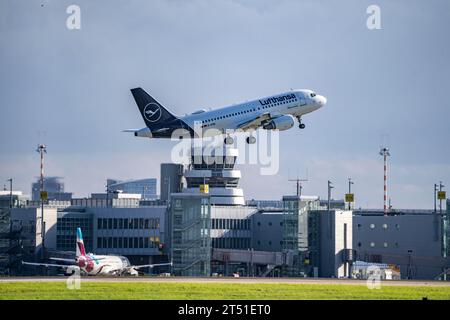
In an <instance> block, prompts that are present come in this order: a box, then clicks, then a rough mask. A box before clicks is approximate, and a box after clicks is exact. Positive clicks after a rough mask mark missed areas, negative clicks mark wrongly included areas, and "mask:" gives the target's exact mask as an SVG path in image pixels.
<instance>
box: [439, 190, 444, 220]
mask: <svg viewBox="0 0 450 320" xmlns="http://www.w3.org/2000/svg"><path fill="white" fill-rule="evenodd" d="M444 187H445V186H444V185H443V184H442V181H439V191H440V192H441V191H442V188H444ZM439 214H440V215H441V217H442V199H439Z"/></svg>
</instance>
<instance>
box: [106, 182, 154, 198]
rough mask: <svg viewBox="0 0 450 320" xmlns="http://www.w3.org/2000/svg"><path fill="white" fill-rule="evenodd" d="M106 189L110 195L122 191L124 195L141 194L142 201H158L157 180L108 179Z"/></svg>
mask: <svg viewBox="0 0 450 320" xmlns="http://www.w3.org/2000/svg"><path fill="white" fill-rule="evenodd" d="M106 188H107V190H108V192H109V193H112V192H115V191H122V192H123V193H130V194H140V195H141V198H142V200H152V199H156V198H157V195H156V179H154V178H148V179H137V180H125V181H121V180H115V179H107V181H106Z"/></svg>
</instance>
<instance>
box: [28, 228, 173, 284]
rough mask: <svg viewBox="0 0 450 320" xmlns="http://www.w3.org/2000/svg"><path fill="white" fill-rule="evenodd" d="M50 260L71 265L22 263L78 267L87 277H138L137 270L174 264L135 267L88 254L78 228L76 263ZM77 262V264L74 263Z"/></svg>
mask: <svg viewBox="0 0 450 320" xmlns="http://www.w3.org/2000/svg"><path fill="white" fill-rule="evenodd" d="M50 260H55V261H61V262H70V263H72V264H71V265H67V264H52V263H34V262H25V261H22V264H24V265H31V266H44V267H61V268H65V269H67V268H73V267H78V268H80V270H83V271H84V272H85V273H86V274H87V275H90V276H98V275H107V276H121V275H132V276H138V275H139V273H138V271H137V269H140V268H146V267H149V268H153V267H157V266H167V265H172V263H171V262H170V263H159V264H144V265H136V266H133V265H131V264H130V261H129V260H128V259H127V258H126V257H123V256H113V255H110V256H99V255H94V254H92V253H86V250H85V247H84V241H83V235H82V233H81V229H80V228H77V243H76V256H75V261H74V260H73V259H64V258H50ZM74 262H75V263H74Z"/></svg>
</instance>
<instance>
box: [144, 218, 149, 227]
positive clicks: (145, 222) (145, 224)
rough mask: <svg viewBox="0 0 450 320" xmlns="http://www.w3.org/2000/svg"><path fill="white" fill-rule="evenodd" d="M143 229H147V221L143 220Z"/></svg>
mask: <svg viewBox="0 0 450 320" xmlns="http://www.w3.org/2000/svg"><path fill="white" fill-rule="evenodd" d="M144 228H145V229H148V219H145V220H144Z"/></svg>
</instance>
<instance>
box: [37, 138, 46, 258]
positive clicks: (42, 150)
mask: <svg viewBox="0 0 450 320" xmlns="http://www.w3.org/2000/svg"><path fill="white" fill-rule="evenodd" d="M36 152H38V153H39V154H40V160H41V167H40V169H41V170H40V200H41V241H42V250H41V258H42V259H44V257H45V221H44V198H43V194H44V153H47V147H46V146H45V145H44V144H39V145H38V147H37V150H36Z"/></svg>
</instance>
